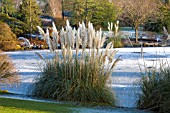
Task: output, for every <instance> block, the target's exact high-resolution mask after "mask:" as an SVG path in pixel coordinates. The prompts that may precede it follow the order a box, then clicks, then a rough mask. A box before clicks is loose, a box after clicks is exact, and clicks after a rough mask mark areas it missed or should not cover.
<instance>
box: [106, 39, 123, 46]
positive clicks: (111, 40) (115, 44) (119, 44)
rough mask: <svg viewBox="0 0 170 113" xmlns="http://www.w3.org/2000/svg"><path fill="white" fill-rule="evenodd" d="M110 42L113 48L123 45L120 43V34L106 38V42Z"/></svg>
mask: <svg viewBox="0 0 170 113" xmlns="http://www.w3.org/2000/svg"><path fill="white" fill-rule="evenodd" d="M110 42H112V43H113V47H114V48H121V47H123V43H122V40H121V36H117V37H111V38H109V39H108V40H107V42H106V43H110Z"/></svg>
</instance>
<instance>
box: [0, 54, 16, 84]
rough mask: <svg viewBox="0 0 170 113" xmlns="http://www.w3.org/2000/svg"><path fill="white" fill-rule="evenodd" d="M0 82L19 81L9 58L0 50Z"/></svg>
mask: <svg viewBox="0 0 170 113" xmlns="http://www.w3.org/2000/svg"><path fill="white" fill-rule="evenodd" d="M0 61H1V62H0V83H14V82H19V77H18V76H17V75H16V73H15V71H14V66H13V64H12V63H11V61H10V58H9V57H8V56H7V55H5V54H3V52H2V51H0Z"/></svg>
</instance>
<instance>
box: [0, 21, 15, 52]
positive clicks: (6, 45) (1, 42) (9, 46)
mask: <svg viewBox="0 0 170 113" xmlns="http://www.w3.org/2000/svg"><path fill="white" fill-rule="evenodd" d="M0 29H1V30H0V49H1V50H4V51H8V50H15V48H16V45H17V41H16V40H17V38H16V35H15V34H14V33H13V32H12V31H11V29H10V27H9V26H8V25H7V24H5V23H3V22H0Z"/></svg>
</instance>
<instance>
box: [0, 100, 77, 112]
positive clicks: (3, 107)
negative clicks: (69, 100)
mask: <svg viewBox="0 0 170 113" xmlns="http://www.w3.org/2000/svg"><path fill="white" fill-rule="evenodd" d="M74 108H75V105H71V104H65V103H49V102H35V101H30V100H17V99H10V98H0V113H73V112H75V113H77V112H78V111H76V110H74ZM76 108H79V107H76Z"/></svg>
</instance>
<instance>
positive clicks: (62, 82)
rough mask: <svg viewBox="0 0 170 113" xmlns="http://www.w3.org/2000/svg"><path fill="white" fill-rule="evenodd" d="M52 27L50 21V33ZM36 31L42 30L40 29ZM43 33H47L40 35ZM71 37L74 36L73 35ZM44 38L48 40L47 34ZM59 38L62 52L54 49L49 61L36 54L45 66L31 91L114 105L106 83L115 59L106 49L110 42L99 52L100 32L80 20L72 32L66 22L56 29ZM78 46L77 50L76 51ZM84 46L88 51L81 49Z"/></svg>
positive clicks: (100, 45) (68, 99)
mask: <svg viewBox="0 0 170 113" xmlns="http://www.w3.org/2000/svg"><path fill="white" fill-rule="evenodd" d="M54 28H55V27H54V24H53V31H54V33H53V34H55V33H57V32H55V29H54ZM39 29H40V28H39ZM40 31H41V32H42V33H43V31H42V30H40ZM47 31H48V30H47ZM47 34H48V32H47ZM92 34H93V35H92ZM75 35H76V36H75ZM43 36H48V35H45V34H44V35H43ZM74 36H75V37H76V39H74V38H73V37H74ZM53 38H54V37H53ZM46 39H47V40H49V37H46ZM60 40H61V44H62V45H61V47H62V50H61V51H62V55H61V54H60V52H58V51H55V57H54V59H53V60H45V59H44V58H43V57H42V56H41V55H40V54H38V53H36V54H37V55H39V56H40V58H42V59H43V60H44V61H45V62H46V66H45V67H44V69H43V71H42V73H41V76H40V78H38V80H37V82H36V83H35V87H34V89H33V93H32V94H33V95H34V96H38V97H42V98H50V99H55V100H60V101H63V100H64V101H78V102H97V103H105V104H109V105H114V93H113V91H112V90H111V87H109V85H108V84H109V83H110V81H111V80H110V76H111V73H112V70H113V67H114V66H115V64H116V63H117V61H118V59H116V60H115V59H113V58H114V55H115V54H116V51H115V50H113V51H110V52H108V51H109V49H110V48H111V46H112V45H111V43H110V44H108V46H107V47H106V50H103V51H99V48H100V47H102V46H103V43H104V40H105V38H104V37H103V38H102V37H101V31H97V32H95V31H94V29H93V27H92V24H91V23H89V27H88V28H86V27H85V25H84V23H82V24H80V27H79V29H78V30H77V31H75V30H73V29H72V28H71V27H70V25H69V22H68V21H67V26H66V31H64V29H62V30H61V32H60ZM53 41H55V39H54V40H53ZM74 41H75V43H74ZM56 42H58V41H56ZM87 42H88V43H87ZM48 44H49V48H50V50H51V51H53V49H52V48H55V47H53V45H50V43H48ZM52 44H53V43H52ZM55 45H56V44H55ZM75 45H76V47H75ZM80 45H81V47H82V50H81V51H80V50H79V47H80ZM87 46H88V48H89V49H88V50H89V51H88V52H87V51H86V50H85V49H86V47H87ZM74 47H75V49H76V53H75V54H73V53H72V52H73V50H72V49H71V48H74ZM66 48H67V49H66ZM107 58H108V59H109V61H108V62H107Z"/></svg>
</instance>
